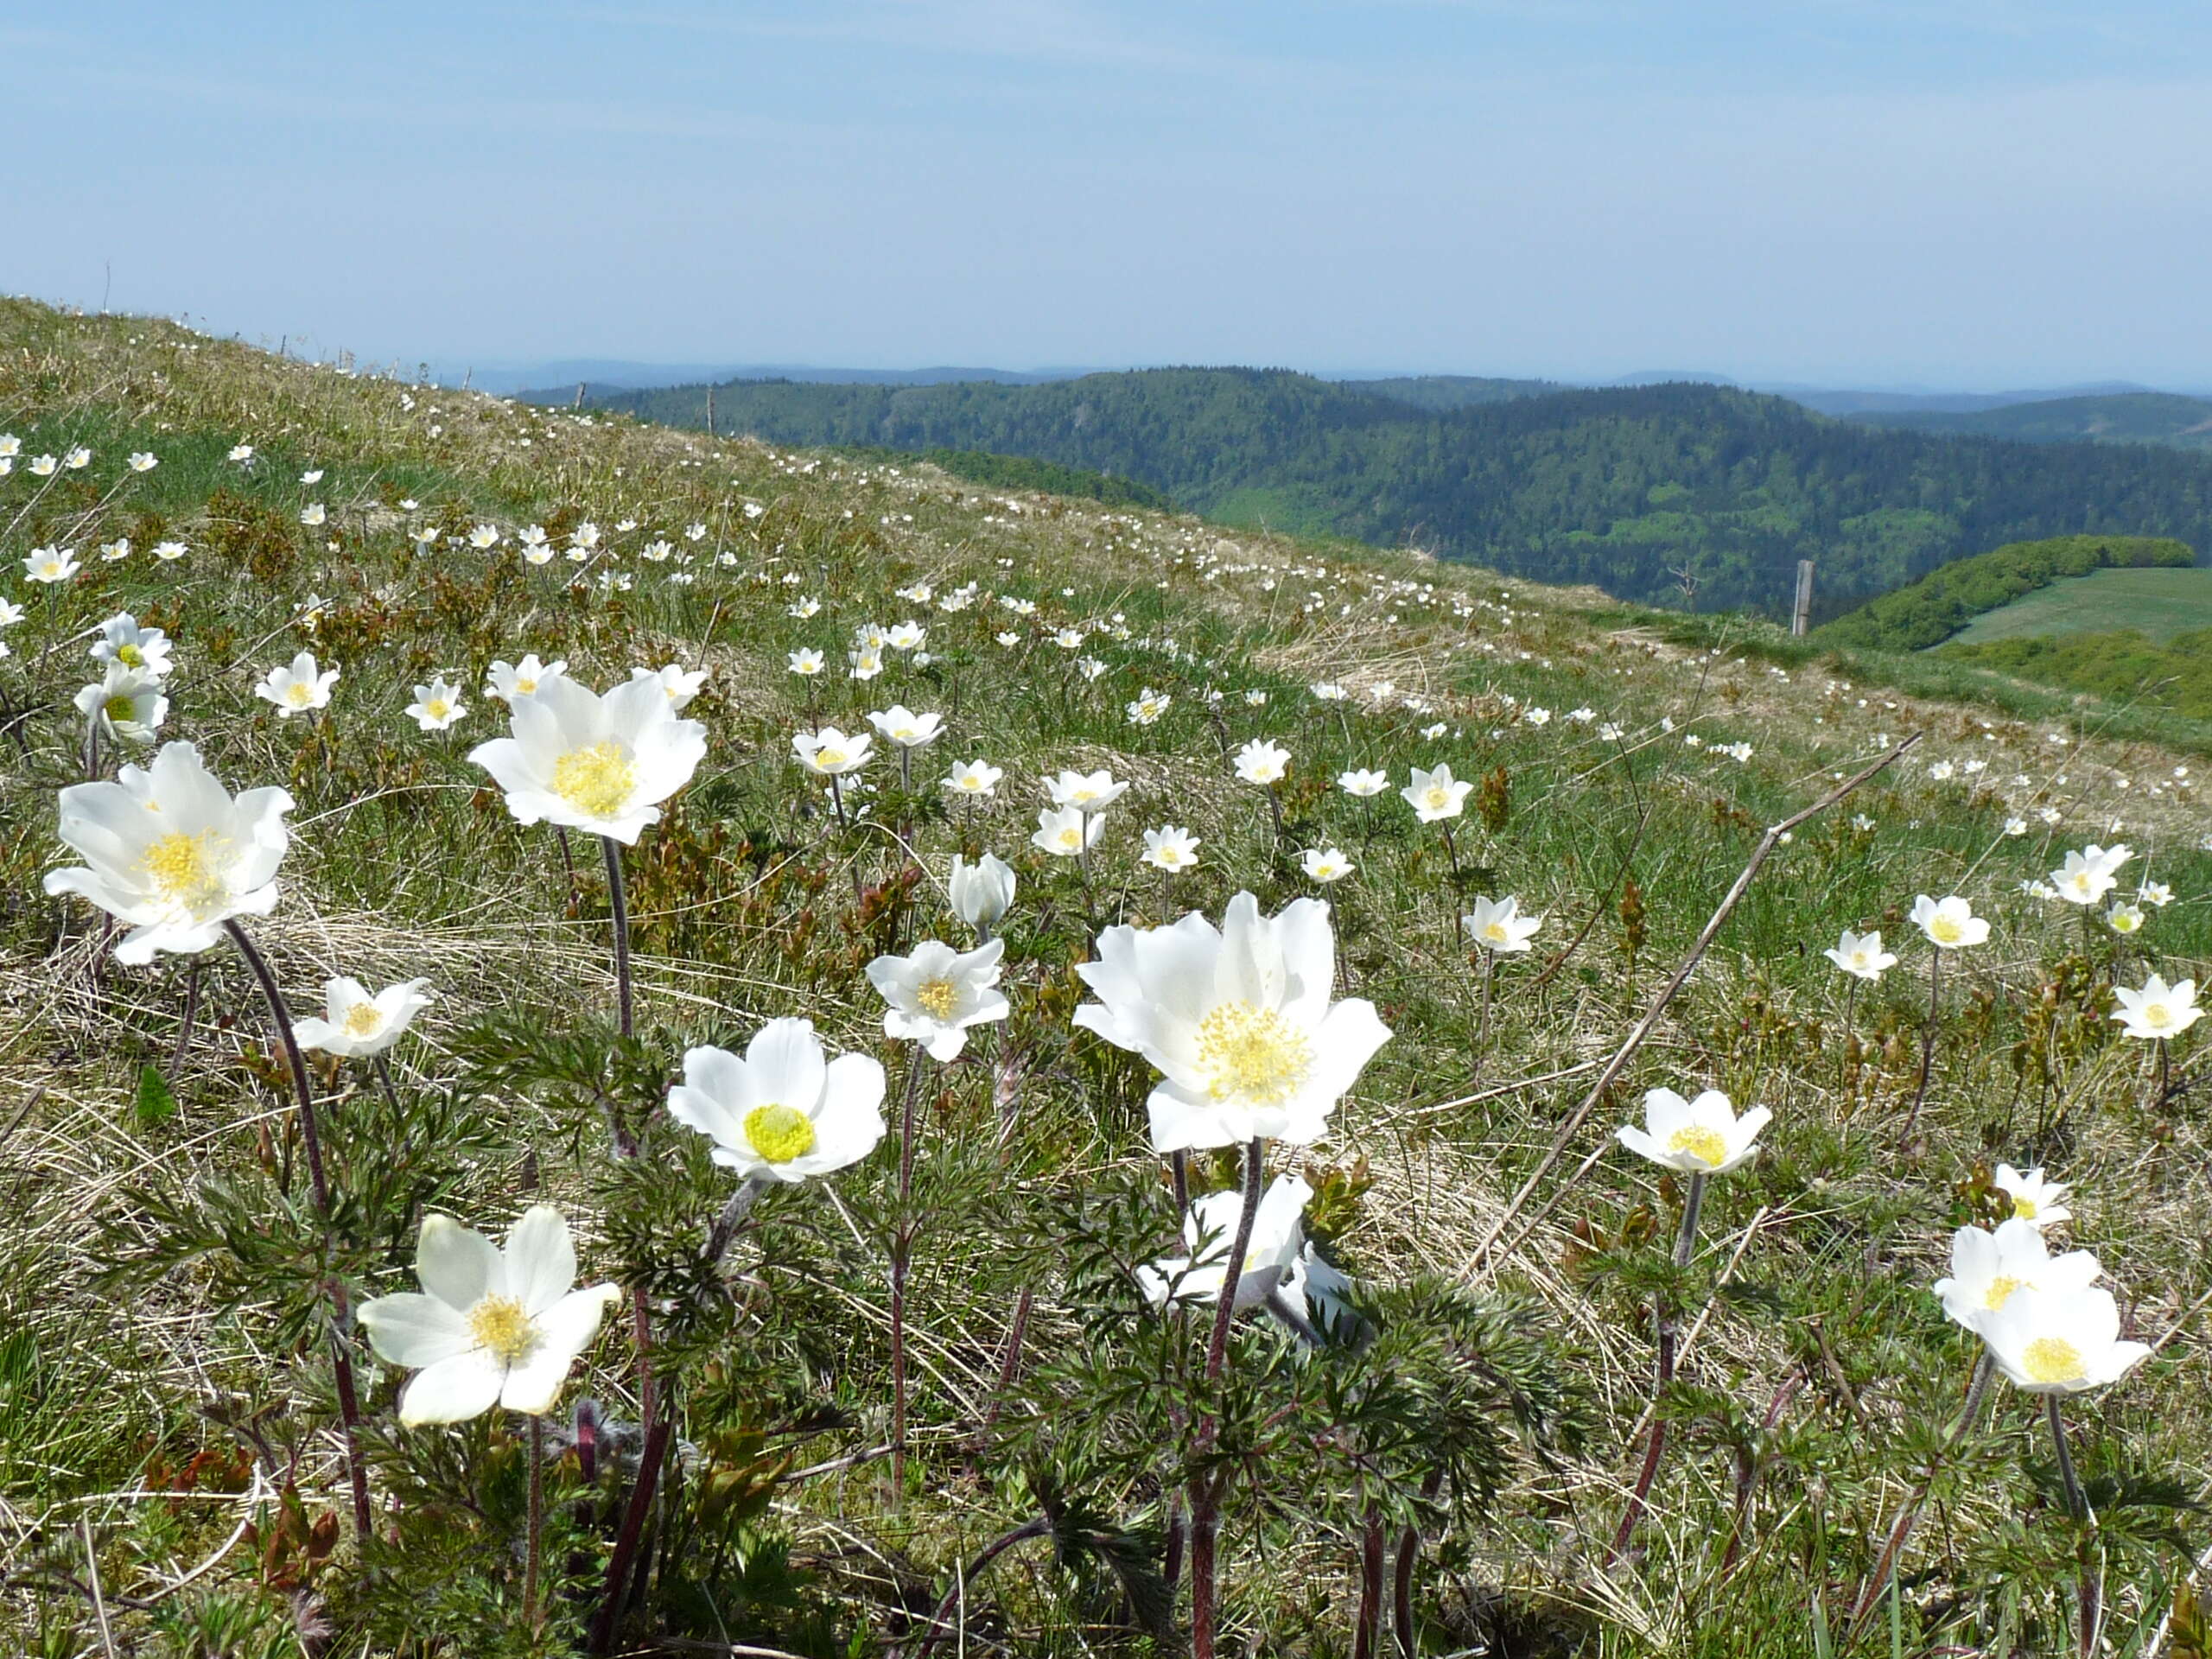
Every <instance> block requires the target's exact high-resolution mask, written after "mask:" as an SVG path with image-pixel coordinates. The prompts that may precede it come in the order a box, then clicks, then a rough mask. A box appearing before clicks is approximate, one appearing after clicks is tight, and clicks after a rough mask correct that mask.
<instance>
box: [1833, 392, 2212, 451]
mask: <svg viewBox="0 0 2212 1659" xmlns="http://www.w3.org/2000/svg"><path fill="white" fill-rule="evenodd" d="M1850 418H1852V419H1853V420H1857V421H1863V422H1865V423H1867V424H1869V425H1872V426H1885V427H1890V428H1893V429H1909V430H1912V431H1916V432H1935V433H1942V434H1946V435H1958V436H1975V437H1989V438H2012V439H2016V440H2018V441H2019V442H2024V443H2064V442H2089V443H2160V444H2168V445H2171V446H2173V447H2175V448H2184V449H2205V450H2212V398H2203V397H2187V396H2184V395H2183V394H2181V393H2179V392H2171V391H2140V390H2134V391H2120V392H2107V393H2103V394H2099V395H2095V396H2090V397H2055V398H2050V399H2047V400H2045V401H2043V402H2040V403H2031V404H2011V405H2008V406H2006V407H2005V408H2002V409H1988V410H1975V411H1973V412H1970V413H1953V412H1945V411H1938V410H1866V411H1862V412H1859V413H1854V414H1853V415H1852V416H1851V417H1850Z"/></svg>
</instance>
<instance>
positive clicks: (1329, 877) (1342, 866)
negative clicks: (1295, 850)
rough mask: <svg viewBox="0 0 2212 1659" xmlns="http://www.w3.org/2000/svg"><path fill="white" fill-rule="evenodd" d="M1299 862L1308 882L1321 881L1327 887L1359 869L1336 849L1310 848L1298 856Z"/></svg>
mask: <svg viewBox="0 0 2212 1659" xmlns="http://www.w3.org/2000/svg"><path fill="white" fill-rule="evenodd" d="M1298 862H1299V866H1300V868H1302V869H1303V870H1304V871H1305V872H1306V879H1307V880H1312V881H1319V883H1320V884H1321V885H1322V886H1323V887H1327V886H1328V885H1329V884H1330V883H1331V882H1333V881H1341V880H1344V877H1346V876H1348V875H1350V874H1351V873H1352V872H1353V871H1354V870H1356V869H1357V868H1359V866H1358V865H1357V864H1355V863H1353V862H1352V861H1351V860H1350V859H1349V858H1346V857H1345V856H1344V854H1343V853H1342V852H1341V851H1339V850H1338V849H1336V848H1334V847H1321V848H1314V847H1308V848H1307V849H1306V850H1305V851H1304V852H1302V853H1300V855H1298Z"/></svg>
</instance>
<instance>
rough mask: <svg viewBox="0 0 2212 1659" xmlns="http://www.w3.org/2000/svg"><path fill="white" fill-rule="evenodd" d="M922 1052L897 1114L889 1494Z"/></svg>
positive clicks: (897, 1467) (899, 1438)
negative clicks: (896, 1186) (897, 1142)
mask: <svg viewBox="0 0 2212 1659" xmlns="http://www.w3.org/2000/svg"><path fill="white" fill-rule="evenodd" d="M921 1083H922V1050H921V1048H920V1046H916V1047H915V1050H914V1058H913V1059H912V1062H911V1063H910V1064H909V1065H908V1066H907V1068H906V1103H905V1104H904V1105H903V1106H901V1107H900V1109H899V1224H898V1227H897V1230H895V1231H893V1234H892V1236H891V1491H892V1496H893V1501H894V1502H895V1501H896V1499H897V1497H898V1496H899V1494H900V1493H902V1492H904V1491H906V1269H907V1268H908V1266H909V1265H910V1263H911V1262H912V1255H913V1247H914V1225H913V1219H912V1217H910V1216H909V1215H908V1214H907V1213H906V1210H907V1205H909V1204H910V1203H911V1202H912V1198H913V1193H914V1103H915V1101H916V1099H917V1098H918V1096H919V1095H920V1093H921Z"/></svg>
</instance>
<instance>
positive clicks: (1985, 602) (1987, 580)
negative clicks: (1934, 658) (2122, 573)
mask: <svg viewBox="0 0 2212 1659" xmlns="http://www.w3.org/2000/svg"><path fill="white" fill-rule="evenodd" d="M2193 563H2196V554H2195V553H2194V552H2193V551H2191V550H2190V547H2189V544H2188V543H2185V542H2177V541H2172V540H2169V539H2165V538H2161V537H2147V536H2102V537H2100V536H2059V537H2051V538H2050V539H2048V540H2045V541H2037V542H2015V543H2011V544H2009V545H2007V546H2005V547H1999V548H1993V549H1992V550H1990V551H1988V552H1986V553H1982V554H1978V555H1976V556H1974V557H1973V558H1968V559H1960V560H1957V561H1955V562H1954V563H1950V564H1947V565H1945V566H1943V567H1942V569H1940V570H1936V571H1933V572H1931V573H1930V574H1929V575H1926V576H1923V577H1922V578H1921V579H1920V580H1919V581H1918V582H1913V583H1911V584H1910V585H1909V586H1907V587H1904V588H1898V589H1897V591H1896V592H1895V593H1891V594H1883V595H1882V596H1881V597H1880V598H1878V599H1875V600H1871V601H1868V602H1867V603H1866V604H1865V605H1863V606H1861V607H1859V609H1857V610H1855V611H1853V612H1851V613H1848V614H1847V615H1844V616H1840V617H1837V618H1836V619H1835V620H1834V621H1832V622H1828V623H1827V624H1825V625H1823V626H1821V629H1820V630H1819V637H1820V638H1821V639H1822V640H1824V641H1826V642H1827V643H1828V644H1831V645H1866V646H1872V647H1873V648H1875V649H1877V650H1881V651H1923V650H1925V649H1926V648H1927V647H1929V645H1942V643H1943V641H1944V640H1946V639H1949V638H1950V637H1951V636H1952V635H1953V634H1955V633H1956V632H1958V631H1959V630H1960V629H1961V628H1962V627H1964V626H1966V625H1967V623H1968V622H1970V621H1972V620H1974V618H1975V617H1977V616H1980V615H1981V614H1982V613H1984V612H1986V611H1993V610H1996V609H1997V608H1998V607H1999V606H2004V605H2009V604H2011V603H2012V601H2014V600H2016V599H2018V598H2019V597H2020V596H2021V595H2022V594H2031V593H2033V592H2035V591H2036V589H2037V588H2046V587H2049V586H2050V584H2051V583H2052V582H2058V581H2061V580H2063V578H2065V577H2068V576H2086V575H2088V574H2089V572H2091V571H2092V570H2103V569H2120V568H2133V569H2140V568H2142V567H2144V566H2146V565H2186V564H2193Z"/></svg>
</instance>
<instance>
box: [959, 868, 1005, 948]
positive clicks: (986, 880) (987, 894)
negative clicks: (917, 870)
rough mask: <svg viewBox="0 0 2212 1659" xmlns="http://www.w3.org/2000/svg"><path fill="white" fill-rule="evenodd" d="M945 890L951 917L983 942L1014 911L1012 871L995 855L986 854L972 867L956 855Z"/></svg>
mask: <svg viewBox="0 0 2212 1659" xmlns="http://www.w3.org/2000/svg"><path fill="white" fill-rule="evenodd" d="M945 887H946V889H947V891H948V893H949V894H950V898H951V899H952V913H953V914H954V915H956V916H957V917H958V918H960V919H961V920H962V921H963V922H965V923H967V924H968V925H969V926H970V927H972V928H974V929H976V931H978V932H979V933H982V935H984V936H985V937H986V938H988V936H989V935H990V934H991V933H992V932H993V931H995V930H996V928H997V927H998V925H999V924H1000V923H1001V922H1002V921H1004V920H1005V919H1006V913H1007V911H1009V910H1011V909H1012V908H1013V907H1014V867H1013V866H1012V865H1011V864H1008V863H1007V861H1005V860H1004V859H1002V858H1001V857H999V856H998V855H996V854H995V853H985V854H984V855H983V856H982V859H981V860H980V861H977V862H976V863H974V864H970V863H969V861H967V860H966V859H964V858H963V857H962V856H961V855H959V854H958V853H955V854H954V855H952V874H951V876H950V878H949V879H948V880H946V882H945Z"/></svg>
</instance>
